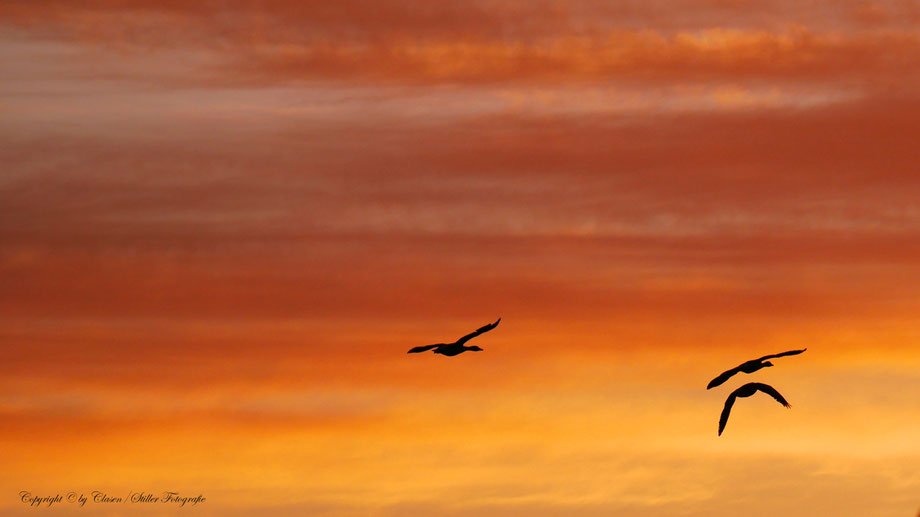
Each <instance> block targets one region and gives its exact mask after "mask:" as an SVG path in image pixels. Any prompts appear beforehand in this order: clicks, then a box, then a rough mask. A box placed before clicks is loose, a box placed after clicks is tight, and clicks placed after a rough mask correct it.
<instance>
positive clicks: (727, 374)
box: [706, 366, 738, 390]
mask: <svg viewBox="0 0 920 517" xmlns="http://www.w3.org/2000/svg"><path fill="white" fill-rule="evenodd" d="M736 373H738V367H737V366H736V367H735V368H732V369H731V370H726V371H724V372H722V373H720V374H719V376H718V377H716V378H715V379H713V380H711V381H709V384H707V385H706V389H707V390H710V389H712V388H715V387H716V386H720V385H722V383H724V382H725V381H727V380H728V379H730V378H731V377H732V375H735V374H736Z"/></svg>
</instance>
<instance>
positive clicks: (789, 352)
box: [758, 348, 808, 361]
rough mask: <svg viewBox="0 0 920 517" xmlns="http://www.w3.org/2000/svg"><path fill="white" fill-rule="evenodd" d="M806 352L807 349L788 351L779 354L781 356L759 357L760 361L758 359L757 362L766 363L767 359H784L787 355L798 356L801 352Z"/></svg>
mask: <svg viewBox="0 0 920 517" xmlns="http://www.w3.org/2000/svg"><path fill="white" fill-rule="evenodd" d="M806 350H808V349H807V348H803V349H801V350H790V351H788V352H783V353H781V354H771V355H765V356H763V357H761V358H760V359H758V361H766V360H767V359H774V358H776V357H786V356H787V355H799V354H801V353H802V352H804V351H806Z"/></svg>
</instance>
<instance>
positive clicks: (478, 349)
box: [467, 345, 482, 352]
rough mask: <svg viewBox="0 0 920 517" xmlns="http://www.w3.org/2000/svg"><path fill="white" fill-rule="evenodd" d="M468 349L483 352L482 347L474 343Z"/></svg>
mask: <svg viewBox="0 0 920 517" xmlns="http://www.w3.org/2000/svg"><path fill="white" fill-rule="evenodd" d="M467 350H469V351H470V352H482V349H481V348H479V347H478V346H476V345H473V346H471V347H469V348H467Z"/></svg>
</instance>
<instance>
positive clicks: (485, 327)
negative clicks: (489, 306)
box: [456, 318, 502, 345]
mask: <svg viewBox="0 0 920 517" xmlns="http://www.w3.org/2000/svg"><path fill="white" fill-rule="evenodd" d="M501 320H502V319H501V318H498V320H496V321H495V323H489V324H488V325H483V326H482V327H479V328H478V329H476V331H475V332H470V333H469V334H467V335H465V336H463V337H462V338H460V339H458V340H457V343H456V344H458V345H462V344H463V343H466V342H467V341H469V340H471V339H473V338H474V337H476V336H478V335H479V334H482V333H484V332H488V331H490V330H492V329H494V328H495V327H497V326H498V322H499V321H501Z"/></svg>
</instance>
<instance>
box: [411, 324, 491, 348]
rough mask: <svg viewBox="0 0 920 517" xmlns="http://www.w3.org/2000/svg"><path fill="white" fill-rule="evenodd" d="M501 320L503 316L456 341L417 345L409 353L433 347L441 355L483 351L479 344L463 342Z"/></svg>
mask: <svg viewBox="0 0 920 517" xmlns="http://www.w3.org/2000/svg"><path fill="white" fill-rule="evenodd" d="M501 320H502V319H501V318H498V320H496V321H495V323H489V324H488V325H483V326H482V327H479V328H478V329H476V330H475V331H474V332H470V333H469V334H467V335H465V336H463V337H462V338H460V339H458V340H457V341H455V342H454V343H438V344H436V345H426V346H417V347H415V348H413V349H412V350H409V351H408V352H407V353H409V354H417V353H419V352H427V351H428V350H431V349H434V353H436V354H441V355H446V356H455V355H458V354H462V353H463V352H481V351H482V349H481V348H479V347H478V346H475V345H473V346H464V345H463V344H464V343H466V342H467V341H469V340H471V339H473V338H474V337H476V336H478V335H480V334H483V333H485V332H488V331H490V330H492V329H494V328H495V327H497V326H498V322H499V321H501Z"/></svg>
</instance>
